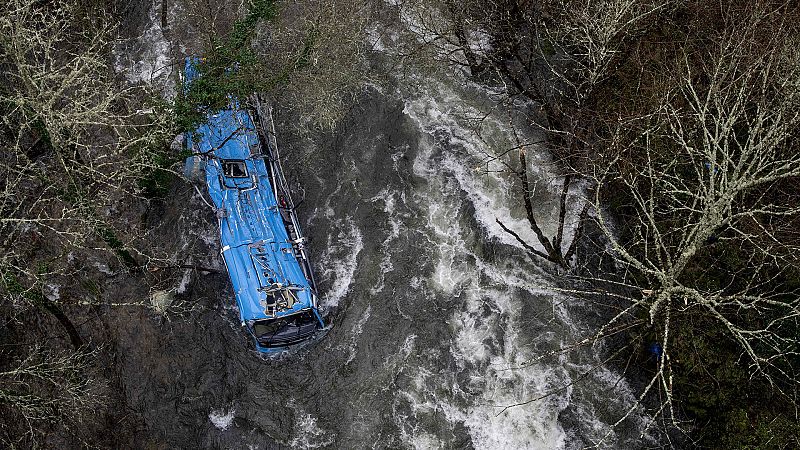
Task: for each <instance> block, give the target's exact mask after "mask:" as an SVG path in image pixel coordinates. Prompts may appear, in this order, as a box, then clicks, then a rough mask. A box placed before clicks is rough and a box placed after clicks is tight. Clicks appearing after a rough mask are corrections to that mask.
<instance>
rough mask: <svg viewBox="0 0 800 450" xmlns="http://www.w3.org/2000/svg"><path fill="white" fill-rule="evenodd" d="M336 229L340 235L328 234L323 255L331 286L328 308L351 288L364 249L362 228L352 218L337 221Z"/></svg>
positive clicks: (325, 300) (325, 301)
mask: <svg viewBox="0 0 800 450" xmlns="http://www.w3.org/2000/svg"><path fill="white" fill-rule="evenodd" d="M332 228H333V229H334V230H335V229H338V230H339V231H338V232H337V233H336V235H333V234H328V243H327V245H326V246H325V253H323V255H322V258H320V266H321V267H323V271H322V276H323V277H325V278H327V279H329V280H330V285H331V287H330V289H328V291H327V292H326V293H325V296H324V297H323V299H322V304H321V306H322V307H324V308H333V307H336V306H337V305H339V301H341V299H342V298H344V296H345V295H347V293H348V292H349V291H350V286H351V285H352V284H353V277H354V276H355V273H356V269H357V268H358V255H359V253H361V250H363V249H364V240H363V237H362V235H361V231H360V230H359V229H358V228H357V227H356V225H355V222H354V221H353V219H352V217H349V216H348V217H346V218H345V219H337V220H335V221H334V222H333V226H332Z"/></svg>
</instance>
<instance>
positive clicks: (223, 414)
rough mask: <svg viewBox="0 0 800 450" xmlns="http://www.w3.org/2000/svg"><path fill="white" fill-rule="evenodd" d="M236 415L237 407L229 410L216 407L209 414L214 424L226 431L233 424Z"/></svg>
mask: <svg viewBox="0 0 800 450" xmlns="http://www.w3.org/2000/svg"><path fill="white" fill-rule="evenodd" d="M235 417H236V409H234V408H231V409H230V410H228V411H225V410H224V409H216V410H213V411H211V412H210V413H209V414H208V420H210V421H211V423H212V424H214V426H215V427H217V428H219V429H220V430H222V431H226V430H227V429H228V428H230V427H231V425H232V424H233V419H234V418H235Z"/></svg>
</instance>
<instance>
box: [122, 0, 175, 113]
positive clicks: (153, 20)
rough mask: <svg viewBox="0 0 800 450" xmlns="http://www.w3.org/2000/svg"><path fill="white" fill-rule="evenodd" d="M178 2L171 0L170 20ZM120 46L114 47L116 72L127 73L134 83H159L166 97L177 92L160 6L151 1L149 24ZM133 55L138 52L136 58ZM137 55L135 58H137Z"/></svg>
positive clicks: (127, 79)
mask: <svg viewBox="0 0 800 450" xmlns="http://www.w3.org/2000/svg"><path fill="white" fill-rule="evenodd" d="M178 7H179V6H178V5H177V3H175V2H170V9H169V11H168V20H169V21H170V22H173V21H174V20H176V17H177V12H178ZM124 44H127V46H126V45H120V46H118V47H117V48H116V49H115V51H114V55H115V62H114V68H115V70H116V71H117V73H121V74H123V75H124V76H125V80H126V81H127V82H128V83H131V84H137V83H145V84H148V85H158V86H159V87H161V88H163V94H164V96H165V97H166V98H172V97H173V96H174V95H175V92H176V91H175V83H174V81H173V79H172V77H171V75H172V64H171V62H172V60H171V57H170V48H171V46H170V42H169V41H168V40H167V38H166V35H165V32H164V30H163V29H162V28H161V18H160V8H158V7H157V5H151V7H150V12H149V14H148V23H147V28H145V30H144V31H143V32H142V35H141V36H139V37H138V38H137V39H136V40H135V41H134V42H128V43H124ZM130 45H135V46H136V50H138V51H131V49H130V48H126V47H128V46H130ZM132 55H136V56H134V57H133V58H132V57H131V56H132ZM134 58H135V59H134Z"/></svg>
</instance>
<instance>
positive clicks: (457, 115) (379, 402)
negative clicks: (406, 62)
mask: <svg viewBox="0 0 800 450" xmlns="http://www.w3.org/2000/svg"><path fill="white" fill-rule="evenodd" d="M154 17H155V16H154V14H153V13H152V12H151V14H150V18H151V21H152V20H153V18H154ZM144 27H145V30H147V33H145V34H144V36H145V38H144V39H143V40H142V41H141V42H140V43H139V44H140V45H142V46H144V47H146V48H148V49H150V50H153V49H155V50H154V51H151V52H150V53H147V52H146V51H141V50H140V51H139V52H138V53H135V54H136V55H138V56H135V57H137V58H141V59H143V60H146V59H147V58H150V62H148V61H144V62H142V64H141V65H139V66H136V67H139V69H141V67H142V66H147V64H150V65H151V66H152V65H155V64H156V63H157V62H158V61H159V60H158V59H157V58H162V57H163V56H164V55H163V52H160V53H159V51H158V50H159V48H162V47H164V45H163V43H164V42H165V41H164V40H163V39H164V38H163V37H162V36H158V35H157V33H156V34H153V33H151V31H152V30H153V28H154V27H156V24H154V23H150V24H145V25H144ZM148 33H149V34H148ZM147 36H150V37H149V38H148V37H147ZM154 36H155V37H154ZM147 39H151V40H152V41H153V42H151V43H148V41H147ZM148 46H149V47H148ZM159 46H161V47H159ZM154 58H155V59H154ZM124 59H125V55H123V56H122V57H121V59H118V61H117V64H118V66H119V67H120V70H123V71H124V70H126V69H125V67H129V68H130V67H134V65H131V64H130V63H127V64H126V63H125V61H124ZM147 67H149V66H147ZM130 73H131V71H130V70H128V75H129V76H132V77H133V80H134V81H135V80H137V76H139V75H136V74H133V75H130ZM138 79H141V76H139V78H138ZM490 94H491V93H490V92H489V91H488V90H487V89H486V88H485V87H483V86H480V85H478V84H475V83H472V82H470V81H469V80H467V79H465V78H463V77H461V76H459V75H458V74H449V75H443V74H440V75H432V74H425V75H415V76H408V77H402V78H400V77H398V78H395V79H393V81H392V82H391V83H390V85H389V86H384V87H383V88H379V87H366V88H365V90H364V93H363V94H362V95H361V97H360V99H359V101H358V103H357V104H356V105H355V107H354V108H352V110H351V111H350V112H349V113H348V115H347V116H346V117H345V119H344V120H343V121H342V123H341V124H340V125H339V126H338V127H337V128H336V129H335V130H334V131H333V132H331V133H318V134H315V135H312V136H307V135H306V136H293V135H292V134H291V132H283V133H282V127H283V129H288V128H289V127H288V125H286V124H285V123H284V122H282V120H290V119H288V116H287V117H282V116H281V114H280V106H278V116H277V123H276V125H277V127H278V129H277V134H278V143H279V146H281V147H282V149H283V154H284V156H286V159H287V163H286V171H287V177H288V178H289V179H290V180H294V181H295V182H297V183H299V184H300V185H302V186H303V188H304V190H305V193H306V195H305V199H304V201H303V202H302V204H301V206H300V210H299V215H300V217H301V220H302V221H303V222H304V225H305V231H306V233H307V235H308V236H309V237H310V238H311V244H310V247H311V250H312V259H313V261H314V263H315V266H316V270H317V273H318V278H319V280H320V288H321V289H320V291H321V304H322V305H323V310H324V311H325V313H326V314H327V319H328V321H329V322H330V323H331V324H332V326H331V328H330V330H329V331H328V332H327V334H326V335H325V336H324V337H323V338H322V339H321V340H320V341H319V342H318V343H316V345H314V346H311V347H309V348H307V349H305V350H303V351H301V352H300V353H298V354H295V355H292V356H290V357H286V358H282V359H277V360H262V359H261V358H260V357H259V356H258V354H257V353H256V352H255V351H254V350H253V349H252V345H251V344H250V343H249V342H248V340H247V337H246V335H245V333H244V331H243V330H242V329H241V328H240V327H239V325H238V315H237V311H236V310H235V302H234V300H233V295H232V292H231V288H230V285H229V283H228V281H227V278H226V277H225V276H224V274H222V275H213V274H211V275H198V274H195V273H192V272H190V271H187V272H186V274H185V276H184V277H183V278H182V279H181V283H180V285H179V286H178V287H177V288H178V292H179V293H180V298H181V299H182V300H183V301H184V302H185V303H187V304H193V305H195V306H196V308H194V310H193V311H192V312H190V313H187V314H186V315H185V316H184V317H173V318H169V319H159V318H156V319H153V318H152V317H145V316H137V317H136V318H134V319H131V320H133V322H132V323H125V324H121V326H127V327H128V329H127V330H126V331H122V332H120V335H121V337H120V342H119V343H118V344H117V351H118V353H119V354H120V356H119V357H118V359H117V363H118V364H119V367H118V370H119V373H120V374H121V377H122V378H123V383H122V384H123V385H124V389H125V390H124V399H125V403H126V408H127V409H129V410H130V411H131V414H132V416H135V417H136V418H137V420H138V421H140V422H141V424H142V425H141V426H140V429H139V430H138V432H137V434H136V436H137V439H141V442H140V445H142V446H146V445H167V446H168V447H185V448H196V447H222V448H282V447H298V448H324V447H332V448H398V447H400V448H478V449H507V448H530V449H559V448H582V447H585V446H588V445H591V444H592V443H595V442H597V441H598V440H599V439H601V438H604V437H605V439H606V440H605V441H604V443H603V447H613V448H640V447H642V446H644V445H647V444H648V443H649V444H653V445H654V444H655V443H656V440H655V438H654V437H652V436H650V432H649V431H648V430H646V427H647V424H648V420H649V419H648V417H647V416H645V415H642V414H641V413H640V412H636V413H635V414H633V415H632V416H631V417H630V418H629V419H627V420H626V421H624V422H623V423H622V424H620V425H619V426H618V427H616V428H614V429H612V428H611V427H610V424H612V423H614V422H615V421H616V420H617V419H619V418H620V417H621V416H622V415H623V414H624V413H625V410H626V408H627V407H628V406H629V405H631V404H632V403H633V401H634V400H635V396H634V393H633V391H632V389H631V388H630V387H629V385H628V383H627V382H626V381H625V380H624V379H622V380H620V378H619V375H618V374H617V373H615V371H614V370H613V369H611V368H599V369H597V370H595V371H593V372H592V373H591V374H590V375H589V376H587V377H585V378H583V379H581V380H580V381H579V382H576V383H575V384H570V382H571V381H574V380H576V379H577V378H578V377H579V376H580V374H581V373H583V372H584V371H586V370H587V369H588V368H590V367H591V366H592V365H594V364H596V363H597V361H598V358H599V356H598V355H599V354H601V353H602V351H603V349H602V348H593V349H584V350H581V351H575V352H570V353H566V354H561V355H555V356H552V357H547V358H538V357H539V356H540V355H545V354H547V353H548V352H550V351H552V350H555V349H558V348H560V347H562V346H566V345H569V344H570V343H572V342H574V341H575V340H576V339H579V337H581V336H583V335H585V334H586V332H587V329H588V328H589V327H590V324H589V322H590V321H586V320H583V319H584V317H583V316H582V314H581V311H582V308H584V306H582V305H580V304H579V303H578V302H577V301H576V300H574V299H571V298H570V297H568V296H564V295H562V294H560V293H558V292H557V291H556V290H554V289H553V286H555V285H556V283H557V282H558V278H557V277H558V276H559V275H558V273H557V271H556V270H555V268H554V267H552V266H550V265H549V264H547V263H543V262H541V261H535V260H531V259H530V258H529V257H527V256H526V255H525V253H524V250H523V249H522V248H521V247H520V246H519V245H518V244H517V243H516V242H515V241H514V239H513V238H512V237H511V236H509V235H508V234H506V233H504V232H503V230H502V229H501V228H500V227H499V226H498V225H497V224H496V223H495V218H496V217H497V218H500V219H501V220H503V221H504V223H506V224H507V225H509V226H511V227H512V228H513V229H515V230H517V231H518V232H520V234H522V235H523V237H525V238H526V239H528V241H529V242H534V241H535V238H534V236H533V233H532V232H531V231H530V230H529V228H528V227H526V222H525V218H524V217H525V216H524V210H523V209H522V205H521V202H520V200H519V197H518V192H519V191H518V189H519V186H517V185H516V184H515V183H513V182H512V179H511V177H509V175H508V174H505V173H501V172H496V171H493V170H491V169H496V168H498V167H495V166H492V165H490V166H486V165H485V164H483V162H485V158H486V155H487V154H489V153H491V152H492V151H496V150H498V149H502V148H508V147H509V146H513V145H514V142H516V141H515V139H516V138H515V137H514V133H512V131H511V129H510V128H509V117H513V114H514V112H513V111H509V110H506V109H504V108H501V107H498V106H497V105H496V104H495V103H494V102H493V100H492V98H491V95H490ZM487 111H491V113H490V114H489V115H488V116H485V117H484V118H483V119H482V120H481V122H480V130H481V133H480V136H479V135H478V134H476V133H475V132H474V130H475V127H476V124H477V122H476V117H483V116H484V115H485V112H487ZM528 134H531V132H530V131H529V132H528ZM535 138H536V136H534V135H523V136H522V139H523V140H524V139H528V140H531V141H533V140H536V139H535ZM529 152H530V153H529V162H530V163H531V164H532V167H531V174H532V177H533V179H532V180H531V181H532V183H533V184H534V185H535V186H536V191H535V195H534V206H535V209H536V213H537V216H539V217H541V218H543V220H542V225H543V228H544V229H545V232H546V233H549V232H552V231H553V230H554V228H555V226H556V223H555V220H554V217H555V216H556V211H555V208H557V206H558V202H557V195H558V192H559V190H560V186H558V183H557V182H555V181H554V180H555V177H553V175H552V167H551V162H550V158H549V156H548V155H547V154H546V153H545V152H544V151H542V150H539V149H537V148H536V147H535V146H532V147H530V149H529ZM487 168H488V169H490V170H488V171H487V170H486V169H487ZM580 195H581V193H580V192H575V193H574V194H573V195H572V198H571V199H570V203H573V204H575V203H578V202H580ZM175 196H176V198H175V199H173V201H172V202H171V203H170V204H171V205H172V208H173V210H171V211H169V212H167V213H165V214H164V215H165V218H164V220H165V221H167V222H169V225H168V227H171V228H170V229H171V230H172V231H171V233H173V234H174V236H175V238H176V240H177V241H178V242H180V243H181V247H182V248H183V249H184V250H185V251H186V252H188V253H189V254H190V258H191V260H192V262H193V263H197V264H203V265H209V266H214V267H222V265H221V261H220V259H219V256H218V253H217V252H218V243H217V242H216V240H215V236H216V234H215V233H216V230H215V227H216V224H215V221H214V218H213V213H212V212H211V211H210V210H208V207H207V206H206V205H205V204H204V203H203V202H202V200H201V199H200V196H199V195H198V194H197V192H195V191H194V190H193V189H191V188H189V187H188V185H187V186H183V187H180V188H178V189H176V191H175ZM167 209H169V208H167ZM587 307H588V306H587ZM586 315H587V316H589V315H590V314H589V312H586ZM546 393H550V394H551V395H549V396H546V397H544V398H542V399H540V400H537V401H533V402H530V403H528V404H525V405H522V406H516V407H512V408H508V409H506V408H505V407H506V406H509V405H513V404H516V403H520V402H525V401H528V400H531V399H534V398H537V397H540V396H542V395H543V394H546ZM642 435H644V437H642Z"/></svg>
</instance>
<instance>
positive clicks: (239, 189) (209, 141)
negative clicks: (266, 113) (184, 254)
mask: <svg viewBox="0 0 800 450" xmlns="http://www.w3.org/2000/svg"><path fill="white" fill-rule="evenodd" d="M196 61H197V60H196V59H187V60H186V68H185V75H186V81H187V83H188V82H190V81H191V80H193V79H195V78H196V77H197V76H198V75H197V70H196V68H195V63H196ZM207 119H208V120H207V122H206V123H204V124H202V125H200V126H199V127H198V128H197V129H196V130H195V131H194V133H187V138H186V145H187V146H188V148H190V149H191V150H192V153H193V154H194V155H195V156H193V157H192V158H194V159H193V160H192V162H191V164H192V165H193V166H192V168H191V170H193V171H196V168H195V167H194V166H195V165H197V164H199V163H198V162H197V161H198V159H200V160H202V163H203V164H202V165H203V167H204V169H205V182H206V184H207V186H208V193H209V195H210V196H211V199H212V201H213V203H214V207H215V209H216V214H217V218H218V221H219V229H220V241H221V244H222V256H223V259H224V261H225V265H226V267H227V269H228V275H229V276H230V280H231V284H232V285H233V290H234V292H235V296H236V303H237V305H238V307H239V315H240V318H241V323H242V325H243V326H244V327H245V328H246V329H247V331H248V332H249V333H250V335H251V336H252V337H253V340H254V341H255V345H256V348H257V349H258V350H259V351H260V352H263V353H275V352H281V351H284V350H286V349H287V348H289V347H291V346H294V345H297V344H300V343H303V342H306V341H308V340H309V339H310V338H312V337H313V335H314V334H315V333H316V331H317V330H319V329H321V328H323V327H324V323H323V321H322V318H321V316H320V314H319V312H318V310H317V297H316V292H315V291H316V289H315V286H314V282H313V273H312V272H311V266H310V264H309V262H308V260H307V257H306V254H305V250H304V248H303V243H304V240H303V239H301V236H302V234H301V232H300V229H299V225H298V222H297V220H296V217H295V216H294V211H293V208H292V205H293V203H292V201H291V198H290V196H289V194H288V192H285V191H283V190H281V189H279V188H275V186H282V184H281V182H282V180H283V179H282V175H281V173H280V164H279V162H278V161H277V158H276V157H273V156H274V155H276V154H277V153H276V151H277V150H276V149H273V148H272V147H271V146H270V144H269V142H262V140H261V139H259V135H258V133H257V131H256V126H255V125H254V123H253V117H252V116H251V113H250V112H249V111H247V110H246V109H244V108H242V107H240V105H239V102H238V101H237V100H236V99H233V98H231V99H230V102H229V105H228V107H227V108H226V109H222V110H219V111H216V112H215V113H212V114H209V115H208V117H207ZM187 162H188V160H187ZM189 169H190V168H189V167H188V166H187V170H189ZM279 203H280V204H279Z"/></svg>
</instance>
